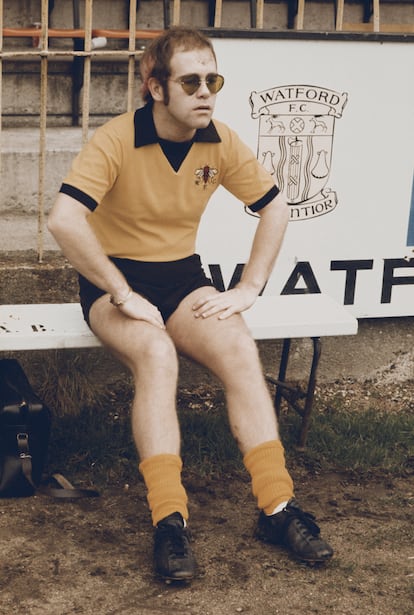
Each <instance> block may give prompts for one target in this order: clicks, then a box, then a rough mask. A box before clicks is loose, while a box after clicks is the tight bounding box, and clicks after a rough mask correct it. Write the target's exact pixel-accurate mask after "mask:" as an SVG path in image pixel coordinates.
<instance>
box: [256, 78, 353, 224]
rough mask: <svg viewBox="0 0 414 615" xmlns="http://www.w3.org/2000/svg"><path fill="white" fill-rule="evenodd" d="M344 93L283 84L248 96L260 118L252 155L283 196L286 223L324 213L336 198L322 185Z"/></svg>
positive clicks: (324, 181)
mask: <svg viewBox="0 0 414 615" xmlns="http://www.w3.org/2000/svg"><path fill="white" fill-rule="evenodd" d="M347 99H348V95H347V94H346V93H339V92H335V91H334V90H329V89H327V88H322V87H319V86H314V85H282V86H277V87H274V88H270V89H269V90H264V91H262V92H252V93H251V95H250V104H251V107H252V117H253V118H254V119H257V118H259V120H260V124H259V140H258V149H257V157H258V160H259V161H260V162H261V163H262V164H263V166H264V167H265V168H266V169H267V170H268V171H269V172H270V173H271V174H272V175H273V176H274V177H275V181H276V184H277V185H278V186H279V188H280V189H281V190H283V191H284V193H285V194H286V196H287V200H288V203H289V205H290V206H291V212H290V213H291V216H290V217H291V220H292V221H293V220H305V219H309V218H315V217H317V216H321V215H323V214H326V213H329V212H330V211H332V210H333V209H335V207H336V205H337V202H338V201H337V195H336V192H334V191H333V190H332V189H331V188H328V187H327V182H328V179H329V174H330V171H331V162H332V148H333V137H334V130H335V119H336V118H340V117H342V112H343V109H344V107H345V105H346V102H347Z"/></svg>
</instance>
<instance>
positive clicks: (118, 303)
mask: <svg viewBox="0 0 414 615" xmlns="http://www.w3.org/2000/svg"><path fill="white" fill-rule="evenodd" d="M133 292H134V291H133V290H132V288H130V289H129V291H128V294H127V295H126V297H124V299H119V300H116V299H115V297H114V296H113V295H111V296H110V297H109V301H110V303H112V305H114V306H115V307H119V306H120V305H124V303H126V302H127V301H128V299H130V298H131V297H132V294H133Z"/></svg>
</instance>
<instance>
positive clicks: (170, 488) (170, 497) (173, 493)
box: [139, 454, 188, 526]
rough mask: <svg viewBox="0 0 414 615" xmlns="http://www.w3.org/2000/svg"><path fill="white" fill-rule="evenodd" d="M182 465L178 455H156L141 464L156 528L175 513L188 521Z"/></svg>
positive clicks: (140, 467)
mask: <svg viewBox="0 0 414 615" xmlns="http://www.w3.org/2000/svg"><path fill="white" fill-rule="evenodd" d="M182 465H183V464H182V461H181V458H180V457H179V456H178V455H170V454H163V455H154V456H153V457H148V458H147V459H144V461H142V462H141V463H140V464H139V470H140V472H141V474H142V476H143V477H144V481H145V484H146V486H147V489H148V494H147V500H148V504H149V507H150V510H151V514H152V522H153V524H154V526H156V525H157V523H158V522H159V521H161V519H164V518H165V517H168V515H171V514H172V513H174V512H179V513H180V514H181V515H182V516H183V518H184V519H185V520H186V521H187V519H188V509H187V494H186V492H185V489H184V487H183V485H182V483H181V469H182Z"/></svg>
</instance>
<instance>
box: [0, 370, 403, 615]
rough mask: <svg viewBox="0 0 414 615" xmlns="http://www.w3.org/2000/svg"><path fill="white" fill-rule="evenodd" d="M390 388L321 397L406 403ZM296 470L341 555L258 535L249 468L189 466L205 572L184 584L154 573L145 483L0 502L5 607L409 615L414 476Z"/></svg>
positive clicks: (194, 526) (29, 612)
mask: <svg viewBox="0 0 414 615" xmlns="http://www.w3.org/2000/svg"><path fill="white" fill-rule="evenodd" d="M384 387H385V388H384V389H381V390H378V391H377V389H376V387H375V386H373V384H372V383H370V385H369V386H366V387H362V386H361V385H357V384H356V383H354V382H345V383H337V384H336V385H329V386H327V387H325V388H324V389H321V388H319V389H318V395H319V396H321V395H327V396H328V397H332V396H339V397H341V396H342V391H345V390H346V392H347V401H349V403H350V404H351V406H352V403H355V404H356V407H360V401H361V399H364V398H365V397H366V398H367V404H368V402H369V403H370V404H371V406H372V396H373V395H375V396H376V399H375V403H376V404H378V407H379V408H381V409H384V408H389V406H390V405H391V406H392V408H391V410H394V411H397V410H398V408H401V407H402V406H404V407H405V408H406V407H407V400H402V399H401V398H402V397H405V396H407V395H409V393H410V391H408V392H407V387H405V388H404V385H403V384H401V385H400V384H397V386H395V385H394V387H393V388H392V390H391V385H390V384H389V383H388V382H387V383H386V384H384ZM387 387H389V388H388V389H387ZM368 392H370V394H369V395H368ZM386 396H387V397H386ZM368 398H369V399H368ZM390 399H391V400H394V401H392V402H390V401H389V400H390ZM411 399H412V398H411ZM357 401H358V404H357V403H356V402H357ZM292 474H293V477H294V479H295V484H296V496H297V498H298V499H299V501H300V502H301V504H302V507H303V508H304V509H305V510H309V511H311V512H313V513H314V514H315V515H316V517H317V519H318V522H319V523H320V526H321V528H322V533H323V535H324V537H325V538H326V539H327V540H328V541H329V542H330V543H331V544H332V546H333V548H334V550H335V557H334V559H333V560H332V561H331V562H330V563H329V564H328V565H326V566H322V567H309V566H306V565H303V564H300V563H297V562H295V561H294V560H292V559H291V558H290V557H289V555H288V554H287V553H286V552H285V551H284V550H282V549H279V548H276V547H274V546H271V545H266V544H263V543H261V542H258V541H257V540H256V539H255V538H254V536H253V531H254V523H255V520H256V518H257V511H256V509H255V503H254V499H253V496H252V495H251V492H250V484H249V482H248V481H247V479H246V477H245V476H244V475H233V476H227V477H226V478H223V479H222V480H220V481H218V480H211V481H210V480H207V479H205V478H202V477H200V476H196V475H194V474H191V475H190V474H186V475H185V476H184V480H185V483H186V486H187V489H188V493H189V499H190V513H191V525H190V527H191V530H192V534H193V538H194V550H195V553H196V556H197V559H198V563H199V574H198V576H197V578H196V579H195V580H194V581H193V583H192V584H191V585H184V586H176V585H166V584H164V583H163V582H161V581H159V580H157V579H156V578H154V575H153V570H152V528H151V524H150V518H149V514H148V509H147V503H146V498H145V492H144V488H143V485H142V483H140V482H137V484H135V485H131V486H122V485H121V486H118V487H115V486H113V485H108V486H107V487H105V488H104V489H103V490H102V492H101V496H100V497H99V498H96V499H82V500H78V501H57V500H53V499H51V498H48V497H46V496H42V495H36V496H34V497H31V498H25V499H20V500H17V499H14V500H10V499H9V500H3V501H2V503H1V510H0V593H1V602H0V614H1V615H10V614H11V613H13V614H15V615H75V614H82V615H92V614H94V615H95V614H99V615H117V614H121V613H122V615H165V614H171V615H175V614H180V615H181V614H188V615H231V614H233V613H234V614H236V613H246V614H247V613H251V614H254V615H274V614H277V613H280V614H281V615H290V614H292V615H293V614H295V615H298V614H299V615H302V614H303V615H304V614H306V615H307V614H312V613H319V614H328V613H329V614H331V613H334V614H335V615H350V614H352V615H359V614H361V615H362V614H363V615H411V613H412V606H413V603H414V531H413V527H414V514H413V513H414V477H413V476H412V475H411V476H407V477H397V478H390V477H387V476H384V475H381V474H377V475H376V474H375V473H373V474H372V475H370V476H369V477H364V478H361V477H358V476H357V475H355V474H352V473H340V472H332V471H330V472H314V473H312V474H310V473H308V472H307V471H306V470H305V469H304V468H292Z"/></svg>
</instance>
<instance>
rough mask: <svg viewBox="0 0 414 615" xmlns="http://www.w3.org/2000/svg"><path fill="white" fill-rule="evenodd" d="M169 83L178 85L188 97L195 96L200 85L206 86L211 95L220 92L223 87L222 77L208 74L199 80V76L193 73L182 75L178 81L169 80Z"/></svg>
mask: <svg viewBox="0 0 414 615" xmlns="http://www.w3.org/2000/svg"><path fill="white" fill-rule="evenodd" d="M171 81H174V82H175V83H179V84H180V85H181V87H182V88H183V90H184V92H185V93H186V94H188V96H192V95H193V94H195V93H196V92H197V90H198V89H199V87H200V86H201V84H202V83H205V84H206V86H207V87H208V89H209V91H210V93H211V94H217V92H220V90H221V88H222V87H223V85H224V77H223V75H218V74H217V73H209V74H208V75H207V76H206V78H205V79H201V77H200V75H197V74H195V73H194V74H191V75H183V76H182V77H179V78H178V79H171Z"/></svg>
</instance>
